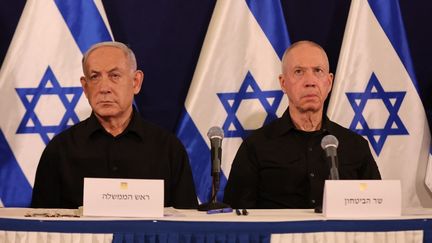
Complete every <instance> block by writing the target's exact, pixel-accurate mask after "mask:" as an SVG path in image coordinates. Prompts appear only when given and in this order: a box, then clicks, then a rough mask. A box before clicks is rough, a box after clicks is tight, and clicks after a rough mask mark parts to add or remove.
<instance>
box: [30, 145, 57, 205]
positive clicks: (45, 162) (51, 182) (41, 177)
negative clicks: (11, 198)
mask: <svg viewBox="0 0 432 243" xmlns="http://www.w3.org/2000/svg"><path fill="white" fill-rule="evenodd" d="M58 162H59V158H58V153H57V151H55V149H54V148H53V147H52V146H50V145H48V146H47V147H46V148H45V150H44V152H43V153H42V156H41V159H40V160H39V164H38V167H37V171H36V178H35V183H34V187H33V196H32V202H31V207H32V208H60V207H61V199H60V178H59V177H60V175H59V173H58V167H57V165H56V164H57V163H58Z"/></svg>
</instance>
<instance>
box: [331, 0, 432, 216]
mask: <svg viewBox="0 0 432 243" xmlns="http://www.w3.org/2000/svg"><path fill="white" fill-rule="evenodd" d="M327 114H328V116H329V118H330V119H332V120H333V121H335V122H337V123H339V124H341V125H343V126H345V127H348V128H350V129H351V130H353V131H355V132H357V133H359V134H361V135H363V136H364V137H365V138H367V139H368V141H369V145H370V148H371V151H372V154H373V155H374V157H375V160H376V161H377V163H378V167H379V170H380V172H381V176H382V177H383V179H399V180H401V184H402V198H403V200H402V205H403V207H405V208H411V207H421V206H423V207H430V206H432V198H431V196H430V195H432V194H430V189H429V188H428V186H429V187H430V188H432V187H431V186H432V183H431V182H432V181H430V180H429V181H428V186H427V185H426V184H425V179H426V178H427V177H426V169H427V168H428V171H430V170H432V168H431V167H430V166H428V163H430V162H432V156H431V155H430V153H429V151H430V145H431V143H430V141H431V138H430V130H429V127H428V123H427V118H426V114H425V110H424V107H423V105H422V103H421V99H420V97H419V92H418V85H417V81H416V79H415V75H414V69H413V66H412V61H411V58H410V54H409V48H408V43H407V39H406V35H405V30H404V27H403V21H402V16H401V13H400V8H399V4H398V1H397V0H388V1H375V0H369V1H364V0H353V1H352V3H351V8H350V12H349V17H348V22H347V25H346V28H345V35H344V39H343V44H342V49H341V53H340V57H339V61H338V67H337V72H336V77H335V82H334V86H333V91H332V94H331V98H330V102H329V106H328V110H327ZM428 161H429V162H428ZM429 173H430V172H429ZM431 175H432V173H431Z"/></svg>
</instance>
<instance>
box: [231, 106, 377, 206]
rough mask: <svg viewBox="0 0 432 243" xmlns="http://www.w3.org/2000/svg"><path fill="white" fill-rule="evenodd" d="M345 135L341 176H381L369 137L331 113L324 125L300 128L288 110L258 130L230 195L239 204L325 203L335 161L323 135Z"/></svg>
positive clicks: (243, 151)
mask: <svg viewBox="0 0 432 243" xmlns="http://www.w3.org/2000/svg"><path fill="white" fill-rule="evenodd" d="M328 134H332V135H334V136H335V137H336V138H337V139H338V140H339V146H338V149H337V156H338V160H339V176H340V179H381V176H380V173H379V170H378V167H377V164H376V162H375V160H374V158H373V156H372V154H371V152H370V149H369V146H368V142H367V141H366V140H365V139H364V138H363V137H361V136H360V135H358V134H356V133H354V132H352V131H351V130H349V129H346V128H344V127H342V126H340V125H338V124H336V123H334V122H332V121H330V120H329V119H328V118H327V117H326V116H324V118H323V122H322V129H321V130H319V131H315V132H305V131H300V130H297V129H296V128H295V127H294V125H293V122H292V120H291V117H290V115H289V112H288V110H287V111H286V112H285V113H284V114H283V116H282V117H281V118H279V119H277V120H275V121H273V122H271V123H270V124H268V125H266V126H264V127H262V128H260V129H258V130H256V131H254V132H253V133H252V134H251V135H250V136H249V137H248V138H247V139H245V140H244V141H243V143H242V145H241V146H240V148H239V150H238V152H237V154H236V157H235V159H234V161H233V164H232V168H231V172H230V175H229V179H228V183H227V186H226V188H225V196H224V201H225V202H226V203H228V204H230V205H231V206H232V207H234V208H315V207H318V206H320V205H321V204H322V196H323V189H324V181H325V180H326V179H328V178H329V168H330V165H329V162H328V161H327V159H326V157H325V152H324V151H323V149H322V148H321V140H322V138H323V137H324V136H325V135H328Z"/></svg>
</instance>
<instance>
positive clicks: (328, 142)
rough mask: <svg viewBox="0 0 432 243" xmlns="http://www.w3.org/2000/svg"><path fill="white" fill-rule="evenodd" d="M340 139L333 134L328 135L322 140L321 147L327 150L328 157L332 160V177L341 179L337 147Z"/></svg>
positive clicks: (332, 178)
mask: <svg viewBox="0 0 432 243" xmlns="http://www.w3.org/2000/svg"><path fill="white" fill-rule="evenodd" d="M338 145H339V141H338V140H337V138H336V137H335V136H333V135H326V136H325V137H323V139H322V140H321V148H322V149H323V150H324V151H325V154H326V157H327V159H328V160H329V161H330V179H331V180H339V171H338V158H337V147H338Z"/></svg>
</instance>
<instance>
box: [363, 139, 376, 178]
mask: <svg viewBox="0 0 432 243" xmlns="http://www.w3.org/2000/svg"><path fill="white" fill-rule="evenodd" d="M362 147H363V148H362V150H363V151H364V153H365V156H364V159H363V166H362V167H361V170H360V177H361V179H366V180H367V179H369V180H381V174H380V172H379V169H378V165H377V163H376V162H375V159H374V157H373V156H372V153H371V150H370V148H369V145H368V143H367V141H366V140H364V143H362Z"/></svg>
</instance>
